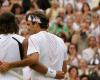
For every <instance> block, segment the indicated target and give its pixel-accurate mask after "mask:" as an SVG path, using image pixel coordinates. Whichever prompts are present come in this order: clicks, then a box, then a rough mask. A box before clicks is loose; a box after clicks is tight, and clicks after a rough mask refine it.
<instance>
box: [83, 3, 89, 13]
mask: <svg viewBox="0 0 100 80" xmlns="http://www.w3.org/2000/svg"><path fill="white" fill-rule="evenodd" d="M85 5H86V6H88V8H89V11H90V10H91V9H90V6H89V4H88V3H87V2H85V3H84V4H83V6H82V9H81V11H82V13H84V6H85Z"/></svg>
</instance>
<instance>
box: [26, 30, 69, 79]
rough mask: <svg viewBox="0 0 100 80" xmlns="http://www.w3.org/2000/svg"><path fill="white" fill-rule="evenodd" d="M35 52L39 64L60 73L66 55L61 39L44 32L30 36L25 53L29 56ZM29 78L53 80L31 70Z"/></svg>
mask: <svg viewBox="0 0 100 80" xmlns="http://www.w3.org/2000/svg"><path fill="white" fill-rule="evenodd" d="M35 52H38V54H39V62H40V63H41V64H43V65H45V66H46V67H50V68H52V69H54V70H60V71H62V65H63V61H64V59H65V58H66V54H67V52H66V46H65V44H64V42H63V40H62V39H60V38H59V37H57V36H55V35H53V34H51V33H48V32H46V31H41V32H39V33H37V34H34V35H31V36H30V37H29V41H28V52H27V53H28V55H31V54H33V53H35ZM31 77H32V80H54V79H52V78H47V77H45V75H41V74H39V73H38V72H36V71H34V70H32V76H31Z"/></svg>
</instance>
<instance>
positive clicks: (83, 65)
mask: <svg viewBox="0 0 100 80" xmlns="http://www.w3.org/2000/svg"><path fill="white" fill-rule="evenodd" d="M83 74H85V75H88V74H89V68H88V64H87V62H86V61H85V60H84V59H80V61H79V75H83Z"/></svg>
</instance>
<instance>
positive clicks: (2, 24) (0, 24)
mask: <svg viewBox="0 0 100 80" xmlns="http://www.w3.org/2000/svg"><path fill="white" fill-rule="evenodd" d="M18 30H19V27H18V25H17V23H16V17H15V16H14V14H12V13H10V12H5V13H2V14H1V15H0V34H10V33H11V34H12V33H17V32H18Z"/></svg>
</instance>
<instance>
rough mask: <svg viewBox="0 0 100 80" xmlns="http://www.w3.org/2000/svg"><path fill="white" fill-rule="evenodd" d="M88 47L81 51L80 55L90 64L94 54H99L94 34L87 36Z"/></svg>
mask: <svg viewBox="0 0 100 80" xmlns="http://www.w3.org/2000/svg"><path fill="white" fill-rule="evenodd" d="M88 44H89V47H88V48H87V49H85V50H83V51H82V57H83V59H85V60H86V61H87V63H88V64H90V62H91V60H92V59H94V56H95V55H96V54H99V55H100V48H97V45H96V38H95V37H94V36H89V38H88Z"/></svg>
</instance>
